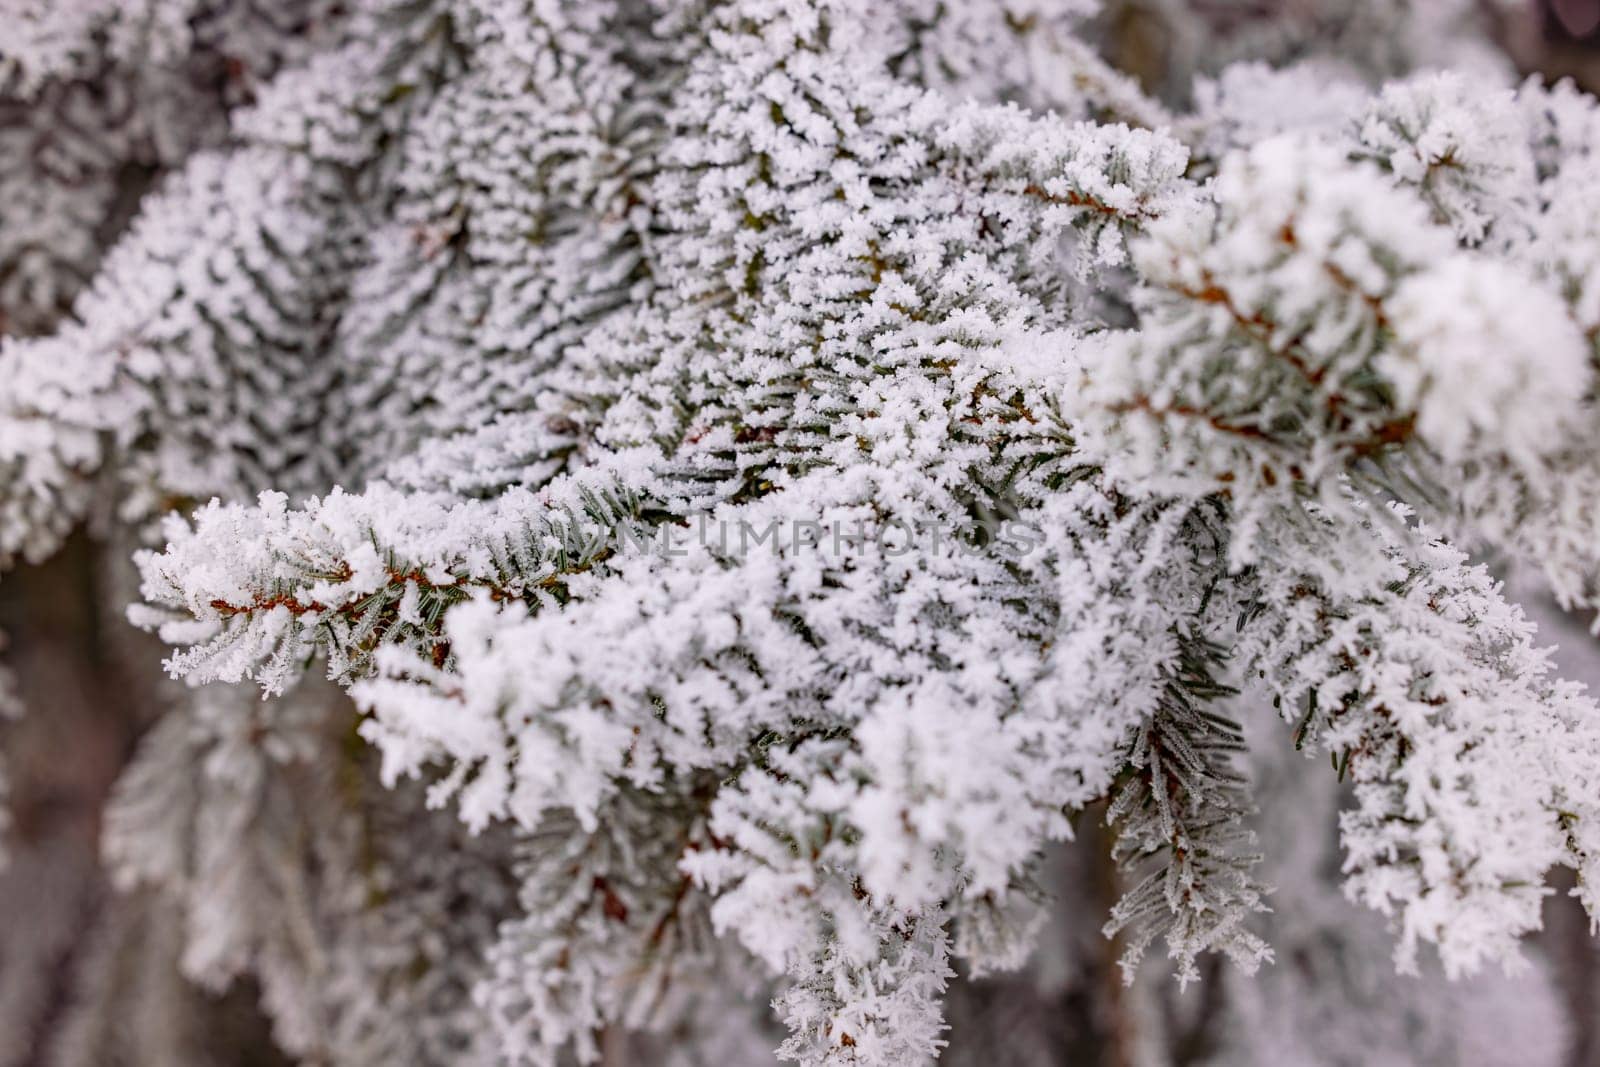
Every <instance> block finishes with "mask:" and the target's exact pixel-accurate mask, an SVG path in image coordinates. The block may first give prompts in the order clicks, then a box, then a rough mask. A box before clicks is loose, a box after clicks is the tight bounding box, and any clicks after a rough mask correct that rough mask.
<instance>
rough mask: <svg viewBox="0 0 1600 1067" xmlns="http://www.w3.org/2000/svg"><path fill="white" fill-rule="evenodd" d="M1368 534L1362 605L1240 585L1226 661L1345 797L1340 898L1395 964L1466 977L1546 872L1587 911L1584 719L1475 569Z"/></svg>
mask: <svg viewBox="0 0 1600 1067" xmlns="http://www.w3.org/2000/svg"><path fill="white" fill-rule="evenodd" d="M1384 529H1385V530H1386V531H1387V532H1386V533H1385V534H1384V535H1383V537H1382V539H1381V540H1383V541H1387V543H1388V549H1387V552H1388V554H1389V560H1390V565H1391V571H1390V575H1391V576H1390V580H1389V582H1388V584H1387V585H1386V586H1384V587H1383V588H1381V589H1378V590H1374V591H1373V592H1371V593H1368V594H1366V595H1362V596H1354V597H1348V598H1342V597H1339V596H1337V595H1329V594H1328V593H1327V592H1326V591H1325V590H1323V589H1321V588H1320V587H1319V586H1318V585H1317V584H1316V583H1315V582H1314V581H1308V580H1306V579H1304V578H1296V577H1293V576H1289V575H1282V574H1279V575H1271V574H1266V573H1263V572H1257V573H1256V574H1255V576H1254V579H1253V581H1254V590H1253V592H1251V593H1250V594H1248V595H1247V598H1246V606H1245V609H1244V610H1245V613H1246V615H1247V616H1248V622H1247V624H1246V625H1244V626H1243V627H1242V630H1241V644H1240V648H1239V652H1238V654H1239V655H1240V657H1241V660H1242V662H1243V665H1244V668H1245V670H1246V674H1247V677H1248V680H1250V681H1251V682H1252V683H1254V684H1260V685H1262V686H1265V687H1266V689H1267V691H1268V692H1270V693H1271V694H1273V696H1274V699H1275V700H1276V701H1277V702H1278V705H1279V707H1280V709H1281V712H1282V714H1283V716H1284V718H1285V719H1286V720H1287V721H1288V722H1290V723H1292V724H1293V725H1294V727H1295V729H1294V743H1295V745H1296V746H1297V747H1301V748H1304V749H1307V750H1308V751H1313V752H1321V753H1326V754H1327V755H1328V757H1329V758H1330V760H1331V762H1332V764H1333V769H1332V770H1331V771H1330V772H1329V773H1333V774H1336V775H1338V776H1339V777H1340V778H1346V779H1348V780H1350V781H1351V782H1352V783H1353V785H1354V792H1355V801H1356V803H1355V806H1354V807H1353V808H1351V809H1350V810H1348V811H1346V812H1345V813H1344V814H1343V815H1342V816H1341V818H1340V827H1341V835H1342V839H1343V843H1344V847H1345V852H1346V860H1345V871H1346V873H1347V878H1348V880H1347V882H1346V892H1347V893H1348V894H1349V895H1350V896H1351V897H1352V898H1354V899H1358V900H1360V901H1361V902H1363V903H1366V904H1368V905H1370V906H1371V907H1374V908H1376V909H1377V910H1379V911H1381V912H1383V913H1384V914H1386V915H1389V916H1390V917H1391V921H1392V922H1393V924H1394V926H1395V928H1396V930H1397V932H1398V933H1399V935H1400V942H1399V945H1398V947H1397V949H1396V958H1397V960H1398V961H1399V963H1400V964H1401V965H1402V967H1404V968H1406V969H1413V968H1415V966H1416V958H1417V951H1418V948H1419V946H1420V945H1421V944H1423V943H1433V944H1435V945H1436V946H1437V947H1438V950H1439V953H1440V956H1441V958H1442V960H1443V963H1444V965H1445V968H1446V970H1447V971H1449V972H1450V973H1452V974H1461V973H1467V972H1470V971H1471V970H1473V969H1475V968H1476V967H1478V966H1479V965H1480V964H1481V963H1482V962H1483V961H1485V960H1500V961H1506V960H1509V959H1513V958H1515V957H1516V955H1517V952H1518V948H1517V938H1518V937H1519V936H1520V935H1521V934H1523V933H1524V932H1526V931H1528V930H1531V929H1535V928H1537V926H1538V925H1539V909H1540V906H1541V901H1542V900H1543V898H1544V896H1545V894H1546V893H1547V890H1546V889H1545V888H1544V881H1545V877H1546V874H1547V872H1548V871H1549V869H1550V868H1551V867H1554V866H1558V865H1562V866H1571V867H1574V868H1576V869H1577V870H1578V872H1579V876H1580V883H1581V886H1582V888H1581V889H1580V893H1581V894H1582V895H1583V896H1584V898H1585V899H1586V900H1588V899H1592V897H1593V894H1594V890H1593V884H1594V878H1595V869H1594V864H1595V856H1596V852H1595V842H1596V840H1597V839H1596V837H1595V834H1596V827H1597V826H1600V819H1597V816H1600V812H1597V811H1596V809H1595V807H1594V804H1593V799H1592V798H1593V796H1594V787H1593V780H1594V777H1595V769H1594V768H1593V766H1591V765H1590V762H1589V757H1588V756H1587V755H1586V753H1589V752H1591V751H1593V745H1594V744H1595V739H1596V737H1597V734H1596V731H1597V729H1600V715H1597V708H1596V706H1595V703H1594V701H1593V699H1592V698H1590V697H1588V696H1587V695H1586V694H1584V693H1583V691H1582V688H1581V687H1579V686H1575V685H1572V684H1569V683H1564V682H1560V681H1558V680H1556V679H1554V678H1552V677H1550V669H1551V668H1550V662H1549V653H1548V651H1547V650H1542V649H1539V648H1538V647H1537V646H1536V645H1535V644H1534V641H1533V637H1534V632H1533V626H1532V624H1531V623H1530V622H1529V621H1528V620H1527V618H1526V617H1524V616H1523V614H1522V612H1521V611H1520V609H1518V608H1517V607H1515V606H1514V605H1511V604H1508V603H1506V601H1505V600H1504V599H1503V597H1502V591H1501V589H1500V587H1499V585H1498V583H1497V582H1495V581H1494V580H1493V579H1492V578H1491V577H1490V576H1489V574H1488V573H1487V571H1486V570H1485V569H1484V568H1483V567H1482V566H1473V565H1470V564H1469V562H1468V561H1467V559H1466V558H1465V557H1464V556H1463V554H1462V553H1461V552H1460V551H1459V550H1457V549H1455V548H1453V547H1451V546H1449V545H1447V544H1444V543H1442V542H1439V541H1436V540H1432V539H1431V534H1429V533H1428V532H1427V531H1426V530H1425V529H1424V530H1412V531H1409V536H1407V535H1406V533H1404V532H1402V533H1395V532H1394V529H1395V528H1393V527H1385V528H1384Z"/></svg>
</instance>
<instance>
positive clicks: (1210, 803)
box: [1105, 635, 1272, 984]
mask: <svg viewBox="0 0 1600 1067" xmlns="http://www.w3.org/2000/svg"><path fill="white" fill-rule="evenodd" d="M1177 644H1178V649H1179V655H1178V658H1177V662H1176V664H1175V665H1174V669H1173V670H1172V672H1171V674H1170V675H1169V677H1168V681H1167V685H1166V687H1165V692H1164V694H1163V696H1162V699H1161V701H1160V703H1159V704H1158V706H1157V707H1156V709H1155V712H1154V713H1153V714H1152V715H1151V716H1150V717H1149V718H1148V719H1147V720H1146V721H1145V722H1144V723H1143V724H1141V725H1140V726H1139V727H1138V728H1137V729H1136V730H1135V731H1134V735H1133V738H1132V739H1131V740H1130V742H1129V743H1128V745H1127V748H1126V749H1125V753H1126V755H1125V756H1124V759H1125V760H1126V763H1125V765H1124V768H1123V770H1122V772H1121V774H1120V776H1119V783H1118V785H1117V787H1116V790H1115V792H1114V793H1113V796H1112V800H1111V804H1110V806H1109V807H1108V809H1107V811H1106V821H1107V822H1108V823H1109V824H1110V825H1111V826H1112V827H1113V830H1114V832H1115V835H1116V836H1115V840H1114V843H1113V846H1112V857H1113V859H1115V860H1116V861H1117V863H1118V864H1119V865H1120V866H1121V867H1122V868H1123V869H1124V870H1125V871H1127V872H1128V873H1129V875H1131V877H1132V878H1134V879H1136V881H1135V883H1134V884H1133V886H1132V887H1131V888H1129V889H1128V890H1127V891H1126V892H1125V893H1124V894H1123V896H1122V898H1121V899H1120V900H1119V901H1118V902H1117V904H1116V906H1115V907H1113V908H1112V911H1111V918H1110V921H1109V922H1108V923H1107V924H1106V927H1105V933H1106V936H1108V937H1109V936H1112V935H1114V934H1117V933H1120V932H1123V931H1129V932H1130V936H1129V938H1128V942H1127V947H1126V949H1125V951H1124V954H1123V958H1122V961H1121V965H1122V968H1123V974H1124V977H1125V979H1126V980H1127V981H1129V982H1131V981H1132V980H1133V976H1134V973H1135V972H1136V970H1137V968H1138V965H1139V962H1140V960H1141V959H1142V958H1143V956H1144V953H1145V950H1146V949H1147V948H1148V947H1149V945H1150V943H1151V942H1152V941H1154V940H1155V939H1156V938H1157V937H1158V936H1163V935H1164V936H1165V937H1166V940H1167V944H1168V949H1169V952H1170V954H1171V956H1172V958H1173V960H1174V962H1175V964H1176V967H1177V971H1178V981H1179V982H1180V983H1182V984H1187V983H1188V982H1190V981H1194V980H1197V979H1198V978H1199V971H1198V969H1197V967H1196V966H1195V959H1196V957H1197V956H1198V955H1199V954H1200V953H1202V952H1207V951H1221V952H1224V953H1226V954H1227V956H1228V957H1229V958H1230V959H1232V960H1233V961H1234V962H1235V963H1236V964H1237V965H1238V966H1239V967H1240V969H1241V970H1243V971H1244V972H1245V973H1247V974H1249V973H1254V971H1255V969H1256V967H1257V966H1259V965H1260V964H1261V963H1262V962H1263V961H1266V960H1271V958H1272V951H1271V949H1269V948H1268V947H1267V945H1266V943H1265V942H1263V941H1262V940H1261V939H1260V938H1259V937H1257V936H1256V935H1254V934H1252V933H1250V932H1249V931H1247V930H1245V929H1244V925H1243V924H1244V923H1245V922H1246V921H1248V920H1249V918H1250V917H1251V916H1252V915H1253V914H1254V913H1256V912H1259V911H1264V910H1266V904H1265V900H1264V898H1265V895H1266V887H1265V886H1264V885H1262V884H1261V882H1260V881H1259V880H1258V878H1257V876H1256V875H1255V873H1254V867H1255V865H1256V864H1257V863H1259V862H1260V860H1261V855H1260V853H1259V851H1258V849H1257V846H1256V841H1255V835H1254V833H1253V832H1252V831H1251V830H1250V828H1249V826H1248V825H1247V821H1246V820H1247V819H1248V818H1249V816H1250V815H1251V813H1252V806H1251V801H1250V798H1249V795H1248V792H1247V789H1246V786H1245V780H1244V778H1243V776H1242V774H1241V773H1240V771H1239V770H1238V768H1237V767H1236V766H1235V764H1236V761H1237V759H1238V757H1239V755H1240V754H1241V753H1242V752H1243V751H1244V739H1243V737H1242V735H1241V733H1240V731H1239V728H1238V726H1237V725H1235V724H1234V723H1232V722H1230V721H1229V720H1228V719H1227V718H1226V717H1224V715H1223V714H1222V713H1221V711H1220V710H1219V709H1218V707H1217V702H1218V701H1219V700H1220V699H1221V698H1225V697H1230V696H1234V695H1236V692H1237V691H1236V690H1234V689H1233V688H1231V687H1229V686H1227V685H1224V684H1222V683H1221V682H1219V681H1217V680H1216V676H1217V674H1218V673H1219V672H1220V670H1221V669H1222V667H1223V662H1224V650H1223V648H1222V647H1221V646H1219V645H1217V644H1215V643H1213V642H1211V641H1208V640H1206V639H1205V638H1203V637H1196V636H1192V635H1179V636H1178V638H1177Z"/></svg>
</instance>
